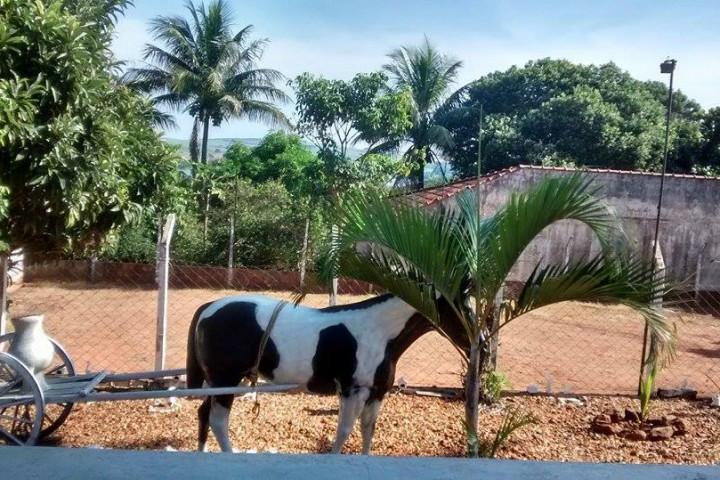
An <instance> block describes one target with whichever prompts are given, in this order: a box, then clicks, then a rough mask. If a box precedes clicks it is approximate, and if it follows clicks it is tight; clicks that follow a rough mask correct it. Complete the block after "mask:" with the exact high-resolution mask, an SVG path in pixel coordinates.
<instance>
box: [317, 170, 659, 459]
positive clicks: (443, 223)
mask: <svg viewBox="0 0 720 480" xmlns="http://www.w3.org/2000/svg"><path fill="white" fill-rule="evenodd" d="M594 193H595V190H593V189H592V188H590V186H589V184H588V183H587V182H586V181H584V180H583V179H582V177H581V176H579V175H574V176H565V177H553V178H549V179H546V180H544V181H542V182H541V183H539V184H538V185H536V186H535V187H533V188H532V189H531V190H529V191H528V192H525V193H515V194H513V195H512V197H511V198H510V200H509V201H508V203H507V204H506V205H505V206H504V207H502V208H501V209H500V210H499V211H498V212H497V213H496V214H495V215H493V216H490V217H488V218H479V215H478V211H479V209H478V203H477V201H476V200H475V199H474V197H472V196H470V197H469V198H468V197H464V198H461V199H460V200H459V202H458V204H457V206H456V207H457V208H449V209H441V210H434V211H428V210H425V209H422V208H421V207H417V206H412V205H406V204H403V203H400V202H397V201H391V200H387V199H378V198H377V197H376V196H371V195H359V196H356V197H355V198H354V199H352V200H350V201H347V202H346V203H345V206H344V209H343V211H342V214H341V219H340V227H341V228H340V235H339V239H338V242H337V244H336V245H335V248H334V249H332V250H331V251H330V254H329V255H328V260H327V261H326V262H325V265H326V266H325V268H324V269H323V276H325V277H328V276H330V275H337V274H338V273H339V274H343V275H345V276H349V277H351V278H355V279H358V280H363V281H368V282H371V283H373V284H375V285H377V286H378V287H380V288H382V289H384V290H386V291H388V292H391V293H394V294H395V295H397V296H399V297H400V298H402V299H403V300H404V301H406V302H407V303H408V304H410V305H411V306H413V307H415V308H416V309H417V310H418V311H419V312H420V313H422V314H423V315H425V316H426V317H427V318H428V319H429V320H430V321H431V322H432V323H433V324H434V325H436V326H437V327H438V328H439V329H441V332H442V331H443V330H442V329H444V328H445V329H447V328H453V325H454V326H455V327H459V328H461V329H462V330H463V331H465V332H466V334H467V342H466V343H465V342H463V343H462V344H459V345H456V346H457V347H458V348H459V349H461V351H463V352H464V353H465V355H466V356H467V361H468V369H467V374H466V395H465V402H466V403H465V424H466V428H467V434H468V452H469V454H470V455H471V456H477V454H478V431H477V428H478V414H479V413H478V401H479V389H480V385H481V384H482V382H481V378H480V372H481V371H482V369H481V367H482V365H483V363H484V362H485V361H486V359H487V356H488V355H487V354H488V351H489V350H488V343H489V341H490V339H491V338H492V337H493V336H494V335H496V334H497V331H498V330H499V329H500V328H502V327H504V326H506V325H508V324H509V323H510V322H513V321H515V320H516V319H518V318H520V317H522V316H523V315H524V314H526V313H528V312H530V311H532V310H535V309H537V308H541V307H543V306H546V305H550V304H553V303H557V302H563V301H570V300H572V301H595V302H613V303H620V304H623V305H627V306H629V307H631V308H633V309H635V310H637V311H638V312H639V313H640V314H641V316H642V317H643V318H644V319H645V320H646V321H647V324H648V326H649V331H650V333H651V339H652V341H651V342H650V345H651V348H650V353H649V355H648V357H647V358H646V364H647V365H653V366H655V365H658V364H659V362H660V361H661V360H662V359H664V358H665V355H666V354H667V352H668V351H669V348H670V346H671V345H672V339H673V336H672V331H671V329H670V327H669V325H668V322H667V321H666V320H665V318H664V317H663V315H662V313H660V312H659V311H657V310H655V309H653V308H652V306H651V301H652V299H653V298H655V296H656V295H657V293H658V292H659V290H660V289H661V288H662V285H661V284H660V282H661V280H659V279H658V278H657V277H656V276H655V275H654V270H653V266H652V264H649V263H645V262H643V261H641V260H637V259H635V258H634V257H632V256H631V255H630V254H627V253H625V250H624V249H623V248H621V247H622V246H623V244H622V243H619V241H620V240H622V239H618V238H617V237H616V232H618V231H619V230H618V229H617V228H616V223H615V220H614V219H613V217H612V216H611V214H610V213H609V210H608V209H607V207H606V206H605V205H604V204H603V202H599V201H598V200H597V198H596V197H595V195H594ZM565 219H572V220H576V221H580V222H583V223H584V224H586V225H587V226H588V227H589V228H590V229H592V231H593V232H594V233H595V234H596V235H597V237H598V239H599V240H600V243H601V245H602V247H603V249H602V253H601V254H599V255H598V256H597V257H595V258H592V259H590V260H587V261H579V262H575V263H571V264H569V265H548V266H541V265H538V266H537V267H536V268H535V270H534V271H533V273H532V274H531V275H530V277H529V278H528V279H527V281H526V282H525V285H524V287H523V288H522V290H521V292H520V294H519V296H518V298H517V299H516V300H513V301H504V302H503V303H502V304H501V305H495V304H494V302H495V298H496V295H497V292H498V290H499V289H500V288H501V287H502V284H503V283H504V281H505V280H506V278H507V276H508V274H509V273H510V270H511V269H512V268H513V266H514V265H515V264H516V262H517V260H518V258H519V257H520V255H521V254H522V253H523V251H524V250H525V248H526V247H527V246H528V245H529V244H530V242H531V241H532V240H533V239H534V238H535V237H536V236H537V235H538V234H539V233H540V232H541V231H542V230H544V229H545V228H546V227H548V226H549V225H551V224H553V223H554V222H556V221H559V220H565ZM446 306H449V308H446ZM441 309H442V311H444V312H447V311H450V312H452V313H451V314H449V316H450V318H449V319H448V318H440V313H439V312H440V310H441ZM495 312H498V313H499V316H498V317H495V315H496V313H495ZM444 315H447V314H444ZM448 322H451V323H448ZM456 329H457V328H453V330H456Z"/></svg>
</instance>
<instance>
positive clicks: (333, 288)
mask: <svg viewBox="0 0 720 480" xmlns="http://www.w3.org/2000/svg"><path fill="white" fill-rule="evenodd" d="M330 232H331V233H330V234H331V238H330V241H331V242H333V244H335V243H336V242H337V237H338V235H339V230H338V226H337V225H333V226H332V227H330ZM337 294H338V279H337V277H333V279H332V282H331V283H330V298H329V299H328V303H329V304H330V306H331V307H334V306H335V305H337Z"/></svg>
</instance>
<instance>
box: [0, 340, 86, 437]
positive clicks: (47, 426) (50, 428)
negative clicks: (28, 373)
mask: <svg viewBox="0 0 720 480" xmlns="http://www.w3.org/2000/svg"><path fill="white" fill-rule="evenodd" d="M14 337H15V334H14V333H8V334H6V335H2V336H0V352H3V351H7V350H8V349H9V348H10V342H11V341H12V339H13V338H14ZM50 341H51V342H52V344H53V347H55V356H54V357H53V361H52V363H51V364H50V367H49V368H48V369H47V370H45V379H46V381H47V382H48V383H52V381H53V380H52V379H53V376H55V377H58V376H72V375H75V364H74V363H73V361H72V359H71V358H70V355H68V354H67V352H66V351H65V349H64V348H63V347H62V345H60V344H59V343H58V342H56V341H55V340H53V339H52V338H51V339H50ZM72 408H73V404H72V403H50V404H46V405H45V409H44V415H43V424H42V430H40V437H39V438H40V439H43V438H45V437H47V436H49V435H50V434H51V433H53V432H54V431H55V430H57V429H58V428H60V426H61V425H62V424H63V423H65V420H66V419H67V417H68V415H70V411H71V410H72Z"/></svg>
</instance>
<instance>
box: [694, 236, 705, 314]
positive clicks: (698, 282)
mask: <svg viewBox="0 0 720 480" xmlns="http://www.w3.org/2000/svg"><path fill="white" fill-rule="evenodd" d="M706 247H707V243H706V244H704V245H703V248H702V249H701V250H700V252H699V253H698V257H697V263H696V268H695V285H694V287H695V303H698V304H699V303H700V291H701V290H702V283H701V278H702V261H703V254H704V253H705V248H706Z"/></svg>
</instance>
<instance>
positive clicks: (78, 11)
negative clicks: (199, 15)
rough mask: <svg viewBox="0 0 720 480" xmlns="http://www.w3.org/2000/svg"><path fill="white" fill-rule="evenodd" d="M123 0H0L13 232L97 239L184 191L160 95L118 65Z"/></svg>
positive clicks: (34, 244) (80, 242)
mask: <svg viewBox="0 0 720 480" xmlns="http://www.w3.org/2000/svg"><path fill="white" fill-rule="evenodd" d="M126 4H127V2H126V1H124V0H79V1H68V0H45V1H36V2H15V1H12V0H0V146H1V147H2V148H0V184H2V185H4V186H5V187H6V188H8V189H9V197H8V201H7V205H6V208H5V210H6V216H5V218H4V219H2V218H0V222H1V224H0V230H1V231H4V232H7V234H6V235H5V236H6V237H7V239H8V240H9V243H11V244H13V245H22V246H24V247H26V248H28V249H37V250H44V251H53V250H58V249H71V250H82V249H84V248H97V246H98V245H100V243H101V242H102V240H103V238H104V237H105V235H106V234H107V233H108V232H109V231H111V230H112V229H114V228H116V227H117V226H118V225H121V224H122V223H124V222H126V221H128V220H131V219H133V218H138V217H139V215H140V213H141V212H142V210H143V208H147V207H150V208H155V207H157V208H163V206H167V205H168V204H170V203H172V202H173V201H174V200H173V199H172V198H171V197H170V196H169V195H170V193H171V192H170V191H169V190H170V189H169V188H168V187H169V186H172V185H173V184H175V183H176V182H177V160H178V158H177V154H176V152H175V151H174V150H173V149H171V148H170V147H168V146H167V145H166V144H165V143H164V142H162V141H161V139H160V138H159V136H158V135H157V134H156V133H155V132H154V131H153V129H152V127H151V116H152V107H151V105H149V104H148V102H147V101H145V100H143V99H141V98H140V97H139V96H138V95H137V94H135V93H133V92H132V91H130V90H128V89H127V88H125V87H123V86H121V85H118V83H117V81H116V80H115V79H114V78H113V77H112V75H111V74H110V73H109V72H110V70H111V69H112V67H113V65H114V61H113V59H112V58H111V56H110V55H109V47H110V43H111V40H112V29H113V22H114V19H115V17H116V16H117V15H119V14H120V13H121V12H122V11H123V9H124V7H125V6H126Z"/></svg>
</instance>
